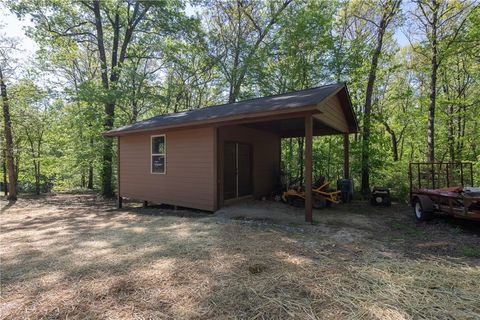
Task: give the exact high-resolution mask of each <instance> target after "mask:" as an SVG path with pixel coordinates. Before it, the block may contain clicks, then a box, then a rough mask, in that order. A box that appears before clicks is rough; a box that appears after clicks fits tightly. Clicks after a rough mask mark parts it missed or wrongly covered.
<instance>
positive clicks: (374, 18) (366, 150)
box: [358, 0, 402, 195]
mask: <svg viewBox="0 0 480 320" xmlns="http://www.w3.org/2000/svg"><path fill="white" fill-rule="evenodd" d="M401 2H402V1H401V0H386V1H385V2H379V3H378V4H377V5H378V8H377V9H379V12H378V13H377V12H375V11H373V12H372V9H369V10H367V14H365V15H358V18H359V19H362V20H366V21H367V22H369V23H371V24H372V25H373V26H374V29H373V30H374V32H375V34H376V41H375V49H374V51H373V53H372V57H371V63H370V70H369V72H368V81H367V88H366V90H365V104H364V107H363V130H362V186H361V192H362V194H363V195H367V194H369V193H370V168H369V166H370V164H369V155H370V126H371V124H370V122H371V110H372V96H373V91H374V86H375V78H376V76H377V68H378V61H379V58H380V55H381V53H382V47H383V41H384V36H385V33H386V31H387V28H388V26H389V24H390V22H391V21H392V19H393V18H394V17H395V15H396V14H397V13H398V11H399V8H400V4H401Z"/></svg>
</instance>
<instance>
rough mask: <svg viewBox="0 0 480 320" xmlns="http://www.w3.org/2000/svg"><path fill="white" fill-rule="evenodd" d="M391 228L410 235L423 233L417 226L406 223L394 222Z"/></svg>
mask: <svg viewBox="0 0 480 320" xmlns="http://www.w3.org/2000/svg"><path fill="white" fill-rule="evenodd" d="M392 229H394V230H398V231H402V232H404V233H406V234H408V235H412V236H421V235H424V232H423V231H422V230H419V229H418V228H417V227H415V226H412V225H410V224H406V223H400V222H394V223H392Z"/></svg>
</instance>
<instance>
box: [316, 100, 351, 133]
mask: <svg viewBox="0 0 480 320" xmlns="http://www.w3.org/2000/svg"><path fill="white" fill-rule="evenodd" d="M318 110H320V111H321V112H322V113H321V114H319V115H315V116H314V118H315V119H318V120H319V121H321V122H322V123H324V124H326V125H328V126H330V127H332V128H334V129H336V130H338V131H340V132H348V123H347V119H346V118H345V114H344V113H343V110H342V104H341V102H340V99H339V98H338V95H335V96H333V97H331V98H329V99H328V100H326V101H325V102H323V103H322V104H320V106H319V107H318Z"/></svg>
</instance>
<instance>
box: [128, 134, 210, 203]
mask: <svg viewBox="0 0 480 320" xmlns="http://www.w3.org/2000/svg"><path fill="white" fill-rule="evenodd" d="M159 134H165V136H166V173H165V174H152V173H151V172H150V166H151V163H150V156H151V155H150V137H151V136H152V135H159ZM214 142H215V129H214V128H211V127H210V128H202V129H193V130H182V131H171V132H169V131H166V132H165V131H151V132H148V133H138V134H130V135H125V136H122V138H121V139H120V146H121V148H120V150H121V152H120V167H121V170H120V186H121V194H120V195H121V196H122V197H127V198H132V199H137V200H146V201H152V202H155V203H166V204H171V205H177V206H183V207H189V208H195V209H202V210H209V211H213V210H215V209H216V200H215V175H216V173H215V170H214V167H215V158H214V156H215V144H214Z"/></svg>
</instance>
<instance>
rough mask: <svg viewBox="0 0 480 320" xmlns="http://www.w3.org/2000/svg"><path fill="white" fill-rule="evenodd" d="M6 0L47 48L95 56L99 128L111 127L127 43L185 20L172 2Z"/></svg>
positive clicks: (107, 169)
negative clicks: (86, 50) (78, 49)
mask: <svg viewBox="0 0 480 320" xmlns="http://www.w3.org/2000/svg"><path fill="white" fill-rule="evenodd" d="M9 4H10V8H11V9H12V10H13V11H14V12H16V13H17V14H19V15H21V16H24V15H26V14H29V15H30V16H31V18H32V20H33V22H34V23H35V26H36V28H35V29H34V30H31V33H33V34H34V35H36V39H37V41H39V42H43V43H48V44H49V45H51V46H58V45H64V44H66V45H70V46H80V45H82V44H85V43H89V44H90V45H93V47H94V52H91V53H92V54H98V59H99V61H98V64H99V65H100V72H99V73H100V81H101V86H102V88H103V91H104V94H103V98H102V100H103V101H102V102H103V104H104V121H103V127H104V128H103V129H104V130H110V129H112V128H113V125H114V120H115V109H116V105H117V97H118V91H117V90H120V88H119V80H120V79H121V76H122V69H123V66H124V64H125V62H126V59H127V58H128V51H129V47H130V46H131V45H132V43H134V42H136V41H138V38H139V37H141V36H142V35H144V34H155V35H156V36H157V37H161V36H162V35H163V34H164V33H165V32H167V31H170V30H171V32H176V31H177V30H172V29H175V28H174V27H173V26H171V25H170V24H172V25H175V24H178V23H181V22H183V21H184V20H182V19H180V18H181V14H179V12H178V10H179V8H180V7H181V6H182V3H181V2H176V1H174V2H164V1H158V2H155V1H134V0H121V1H112V2H110V1H100V0H93V1H79V2H74V3H70V2H61V1H60V2H58V1H53V0H48V1H43V0H35V1H11V2H9ZM61 39H63V40H61ZM69 40H71V41H69ZM103 142H104V143H103V151H102V173H101V180H102V194H103V195H105V196H112V195H113V193H114V190H113V184H112V179H113V171H112V160H113V155H114V151H113V140H112V139H110V138H105V139H104V141H103Z"/></svg>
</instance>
